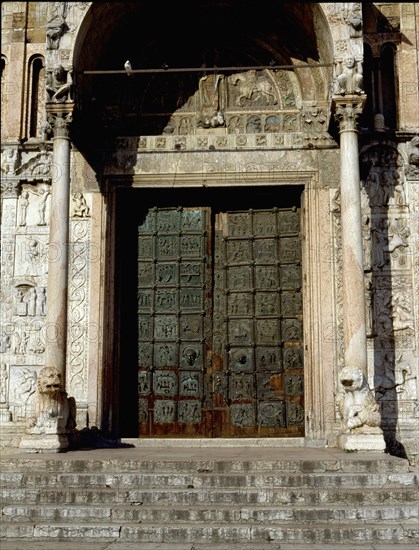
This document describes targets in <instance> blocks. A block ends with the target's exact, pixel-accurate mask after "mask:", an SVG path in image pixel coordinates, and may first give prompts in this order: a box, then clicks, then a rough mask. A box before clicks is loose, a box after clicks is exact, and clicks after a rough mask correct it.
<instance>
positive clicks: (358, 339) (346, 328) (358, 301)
mask: <svg viewBox="0 0 419 550" xmlns="http://www.w3.org/2000/svg"><path fill="white" fill-rule="evenodd" d="M364 102H365V96H362V95H358V96H353V95H351V96H343V97H339V98H335V100H334V105H335V117H336V120H337V121H338V123H339V132H340V152H341V176H340V182H341V192H340V195H341V223H342V281H343V289H342V292H343V339H344V359H345V367H344V368H343V369H342V371H341V372H340V373H339V382H340V384H341V389H342V399H341V401H340V404H341V407H340V408H341V414H342V433H341V434H340V436H339V437H338V445H339V446H340V447H341V448H343V449H345V450H351V451H355V450H357V451H384V449H385V443H384V438H383V433H382V430H381V428H380V422H381V416H380V412H379V406H378V404H377V403H376V402H375V397H374V394H373V392H372V391H371V389H370V388H369V386H368V360H367V331H366V313H365V290H364V289H365V283H364V267H363V266H364V262H363V236H362V223H361V221H362V220H361V191H360V174H359V151H358V133H357V119H358V116H359V115H360V114H361V113H362V108H363V105H364Z"/></svg>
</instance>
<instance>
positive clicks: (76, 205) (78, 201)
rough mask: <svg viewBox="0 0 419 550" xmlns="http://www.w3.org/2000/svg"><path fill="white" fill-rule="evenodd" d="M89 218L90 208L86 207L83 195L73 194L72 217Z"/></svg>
mask: <svg viewBox="0 0 419 550" xmlns="http://www.w3.org/2000/svg"><path fill="white" fill-rule="evenodd" d="M89 216H90V208H89V207H88V205H87V202H86V199H85V198H84V196H83V193H80V192H79V191H78V192H76V193H73V217H75V218H88V217H89Z"/></svg>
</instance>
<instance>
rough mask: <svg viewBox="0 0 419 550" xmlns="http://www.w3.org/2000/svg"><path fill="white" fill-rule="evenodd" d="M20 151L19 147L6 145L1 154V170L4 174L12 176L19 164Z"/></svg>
mask: <svg viewBox="0 0 419 550" xmlns="http://www.w3.org/2000/svg"><path fill="white" fill-rule="evenodd" d="M18 155H19V151H18V149H17V147H16V148H15V147H6V148H5V149H4V151H3V153H2V155H1V171H2V172H3V174H6V175H8V176H12V175H13V174H14V173H15V171H16V169H17V166H18Z"/></svg>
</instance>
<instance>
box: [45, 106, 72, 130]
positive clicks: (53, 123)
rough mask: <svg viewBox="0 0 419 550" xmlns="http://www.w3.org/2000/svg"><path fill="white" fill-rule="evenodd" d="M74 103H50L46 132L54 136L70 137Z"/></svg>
mask: <svg viewBox="0 0 419 550" xmlns="http://www.w3.org/2000/svg"><path fill="white" fill-rule="evenodd" d="M73 107H74V105H73V104H65V105H56V104H54V105H48V104H47V122H46V128H45V132H46V133H47V134H52V136H53V137H54V138H68V136H69V130H70V124H71V122H72V120H73Z"/></svg>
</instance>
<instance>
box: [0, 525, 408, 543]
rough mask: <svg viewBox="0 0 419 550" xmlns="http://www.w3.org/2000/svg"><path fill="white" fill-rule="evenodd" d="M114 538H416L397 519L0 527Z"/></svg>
mask: <svg viewBox="0 0 419 550" xmlns="http://www.w3.org/2000/svg"><path fill="white" fill-rule="evenodd" d="M7 537H13V538H18V537H22V538H32V540H33V541H35V540H43V539H52V538H54V539H58V538H59V539H67V538H71V539H73V540H74V539H80V540H86V539H91V540H93V541H94V540H97V541H99V540H120V541H126V542H135V543H185V542H188V543H191V544H200V543H206V544H208V543H214V544H217V543H218V544H220V543H226V542H230V541H231V542H235V543H237V542H239V541H241V542H243V543H250V542H253V541H254V542H270V543H282V542H304V543H308V542H311V543H328V542H329V543H331V542H334V543H336V544H339V543H344V544H348V543H350V542H353V543H356V542H362V543H367V542H374V541H380V542H388V543H389V542H393V543H394V544H403V543H404V542H406V543H412V542H418V543H419V533H418V522H417V521H416V520H413V521H409V520H406V521H403V522H399V523H397V525H389V526H386V525H383V524H382V523H372V522H368V523H362V524H357V525H348V524H330V523H319V522H314V523H313V524H311V525H309V526H305V525H301V524H300V523H290V522H286V523H285V522H277V523H276V524H274V525H269V526H264V525H257V524H247V525H241V524H235V523H231V524H230V525H228V526H226V525H224V524H217V523H211V524H208V523H205V524H200V523H194V524H193V525H191V524H185V525H179V524H178V523H173V524H169V523H167V524H165V525H164V526H156V525H153V524H147V523H142V524H138V523H132V524H131V523H124V524H110V525H102V524H100V523H73V524H71V525H69V524H67V523H60V522H47V523H35V524H34V523H32V522H17V523H15V524H5V525H3V526H2V538H3V539H4V538H7Z"/></svg>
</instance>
